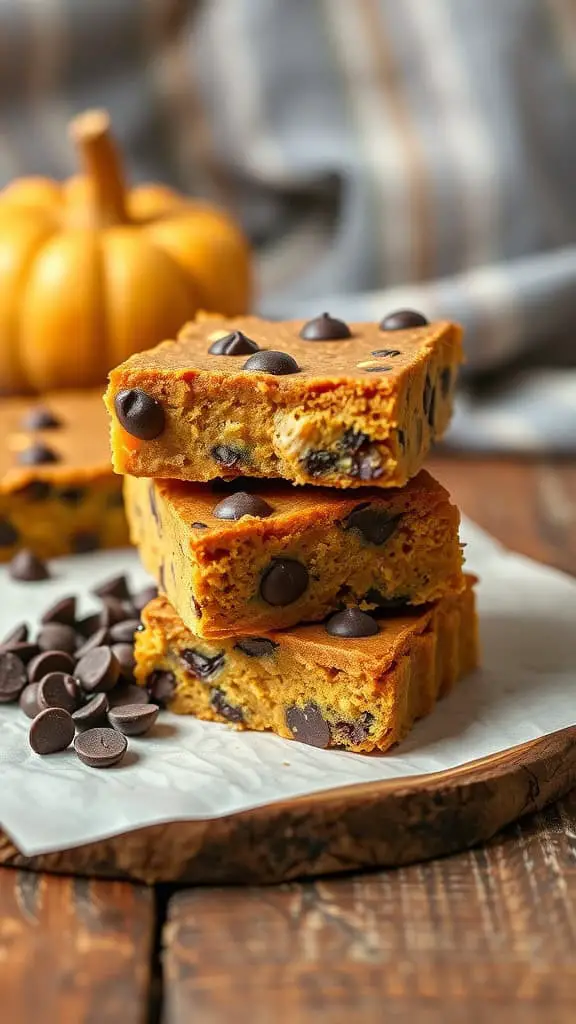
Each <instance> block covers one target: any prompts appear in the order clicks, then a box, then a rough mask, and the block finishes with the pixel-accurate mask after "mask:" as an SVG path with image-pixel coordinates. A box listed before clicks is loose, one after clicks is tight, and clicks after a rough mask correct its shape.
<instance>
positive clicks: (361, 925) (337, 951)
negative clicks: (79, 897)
mask: <svg viewBox="0 0 576 1024" xmlns="http://www.w3.org/2000/svg"><path fill="white" fill-rule="evenodd" d="M575 820H576V794H573V795H572V796H571V797H569V798H567V799H566V800H565V802H564V803H563V804H561V805H559V806H558V807H557V808H555V809H554V810H551V811H549V812H548V813H546V814H545V815H537V816H536V817H533V818H532V819H530V821H529V822H528V823H526V824H523V825H521V826H520V825H516V826H514V827H513V828H511V829H509V830H508V831H507V832H506V833H505V834H503V835H502V836H500V837H499V838H498V839H496V840H494V841H493V842H492V843H490V844H489V845H488V846H486V847H485V848H483V849H480V850H475V851H473V852H468V853H464V854H461V855H459V856H456V857H452V858H449V859H445V860H441V861H436V862H434V863H431V864H425V865H415V866H412V867H407V868H400V869H398V870H397V871H388V872H380V873H378V874H369V875H362V876H359V877H355V878H347V879H338V880H328V879H324V880H321V881H318V882H315V883H306V884H291V885H286V886H282V887H279V888H269V889H250V888H248V889H242V890H240V889H227V890H223V889H215V890H196V891H189V892H183V893H180V894H178V895H176V896H174V897H173V899H172V901H171V904H170V907H169V918H168V923H167V926H166V929H165V933H164V945H165V954H164V963H165V1020H166V1024H187V1022H188V1021H189V1020H190V1019H191V1017H190V1013H191V1010H192V1008H193V1009H194V1014H195V1015H196V1016H197V1017H198V1019H200V1020H202V1021H203V1022H207V1024H221V1022H222V1024H224V1022H226V1024H227V1022H228V1021H231V1020H233V1021H234V1022H235V1024H245V1022H246V1024H268V1022H269V1021H271V1020H274V1021H275V1022H277V1024H284V1022H286V1024H293V1022H300V1024H309V1022H315V1021H322V1024H340V1022H341V1024H381V1022H382V1021H388V1020H390V1021H395V1022H404V1021H405V1022H406V1024H413V1022H415V1021H416V1022H418V1024H462V1022H464V1021H466V1022H470V1024H480V1022H489V1024H510V1022H515V1021H518V1022H522V1024H543V1022H544V1021H547V1022H548V1021H552V1022H556V1024H572V1022H573V1021H574V1020H575V1019H576V957H575V949H576V838H575V834H574V829H573V824H574V821H575Z"/></svg>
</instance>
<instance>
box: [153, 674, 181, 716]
mask: <svg viewBox="0 0 576 1024" xmlns="http://www.w3.org/2000/svg"><path fill="white" fill-rule="evenodd" d="M146 689H147V690H148V693H149V694H150V696H151V698H152V700H153V701H155V703H156V704H159V705H160V707H161V708H164V707H166V705H167V704H168V703H169V702H170V701H171V700H172V697H173V696H174V693H175V692H176V676H175V675H174V673H173V672H167V671H164V670H163V669H156V670H155V671H154V672H151V673H150V675H149V676H148V678H147V680H146Z"/></svg>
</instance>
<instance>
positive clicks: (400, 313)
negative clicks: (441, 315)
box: [380, 309, 428, 331]
mask: <svg viewBox="0 0 576 1024" xmlns="http://www.w3.org/2000/svg"><path fill="white" fill-rule="evenodd" d="M427 323H428V321H427V319H426V317H425V316H422V313H416V312H415V310H413V309H397V310H396V312H395V313H389V314H388V316H385V317H384V319H383V320H381V321H380V330H381V331H407V330H409V329H410V328H411V327H426V325H427Z"/></svg>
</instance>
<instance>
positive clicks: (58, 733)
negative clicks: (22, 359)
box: [28, 708, 74, 754]
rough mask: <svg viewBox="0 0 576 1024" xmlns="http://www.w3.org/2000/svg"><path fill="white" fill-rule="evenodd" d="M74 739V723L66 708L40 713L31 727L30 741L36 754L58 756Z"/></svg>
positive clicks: (47, 709) (46, 710) (50, 709)
mask: <svg viewBox="0 0 576 1024" xmlns="http://www.w3.org/2000/svg"><path fill="white" fill-rule="evenodd" d="M73 739H74V722H73V721H72V716H71V715H70V714H69V712H68V711H65V710H64V708H46V709H45V710H44V711H40V713H39V714H38V715H36V718H35V719H34V721H33V722H32V725H31V726H30V732H29V734H28V740H29V743H30V746H31V747H32V750H33V751H34V753H35V754H57V753H58V751H60V750H66V747H69V746H70V744H71V742H72V740H73Z"/></svg>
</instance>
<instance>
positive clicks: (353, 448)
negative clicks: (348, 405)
mask: <svg viewBox="0 0 576 1024" xmlns="http://www.w3.org/2000/svg"><path fill="white" fill-rule="evenodd" d="M369 441H370V438H369V436H368V434H365V433H364V431H363V430H354V427H348V428H347V429H346V430H345V431H344V433H343V434H342V437H341V438H340V440H339V442H338V447H339V448H340V449H341V450H342V451H343V452H346V454H347V455H356V454H357V453H358V452H359V451H360V449H361V448H362V446H363V445H365V444H367V443H368V442H369Z"/></svg>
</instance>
